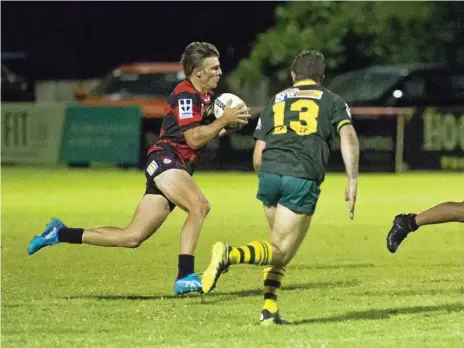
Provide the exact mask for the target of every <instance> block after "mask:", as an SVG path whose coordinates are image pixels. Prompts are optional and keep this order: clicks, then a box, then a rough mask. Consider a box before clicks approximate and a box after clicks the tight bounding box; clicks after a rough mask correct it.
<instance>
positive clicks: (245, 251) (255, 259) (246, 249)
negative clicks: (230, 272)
mask: <svg viewBox="0 0 464 348" xmlns="http://www.w3.org/2000/svg"><path fill="white" fill-rule="evenodd" d="M271 262H272V246H271V244H270V243H269V242H258V241H254V242H251V243H249V244H247V245H245V246H241V247H238V248H236V247H230V249H229V264H231V265H234V264H238V263H249V264H253V265H270V264H271Z"/></svg>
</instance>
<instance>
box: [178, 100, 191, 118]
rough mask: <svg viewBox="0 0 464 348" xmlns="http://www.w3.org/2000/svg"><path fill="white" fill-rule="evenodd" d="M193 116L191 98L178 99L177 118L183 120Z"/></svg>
mask: <svg viewBox="0 0 464 348" xmlns="http://www.w3.org/2000/svg"><path fill="white" fill-rule="evenodd" d="M192 117H193V101H192V99H179V118H180V119H181V120H185V119H187V118H192Z"/></svg>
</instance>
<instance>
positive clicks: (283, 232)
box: [261, 204, 311, 324]
mask: <svg viewBox="0 0 464 348" xmlns="http://www.w3.org/2000/svg"><path fill="white" fill-rule="evenodd" d="M310 222H311V215H310V214H306V213H300V212H294V211H292V210H290V209H289V208H287V207H285V206H283V205H280V204H279V205H278V207H277V211H276V215H275V220H274V228H273V230H272V234H271V245H272V261H271V265H270V266H267V267H265V269H264V304H263V308H262V312H261V323H262V324H286V322H285V321H284V320H283V319H282V318H281V317H280V315H279V308H278V305H277V293H278V290H279V289H280V288H281V285H282V280H283V278H284V276H285V273H286V265H288V263H289V262H290V261H291V260H292V259H293V257H294V256H295V254H296V252H297V251H298V249H299V247H300V245H301V243H302V241H303V240H304V237H305V236H306V233H307V231H308V229H309V225H310Z"/></svg>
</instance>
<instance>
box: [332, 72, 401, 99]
mask: <svg viewBox="0 0 464 348" xmlns="http://www.w3.org/2000/svg"><path fill="white" fill-rule="evenodd" d="M402 77H403V75H402V74H401V73H400V72H398V73H396V72H388V73H387V72H374V71H356V72H355V71H353V72H348V73H345V74H342V75H338V76H335V77H334V78H333V79H332V81H331V82H330V84H329V86H327V88H328V89H330V90H331V91H332V92H334V93H337V94H338V95H340V96H341V97H342V98H343V99H344V100H345V101H346V102H347V103H350V102H363V101H371V100H375V99H377V98H379V97H380V96H382V95H383V94H384V93H385V92H387V90H388V89H389V88H391V87H392V86H393V85H395V84H396V83H397V82H398V81H399V80H400V79H401V78H402Z"/></svg>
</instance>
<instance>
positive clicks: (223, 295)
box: [64, 280, 359, 304]
mask: <svg viewBox="0 0 464 348" xmlns="http://www.w3.org/2000/svg"><path fill="white" fill-rule="evenodd" d="M358 284H359V282H358V281H357V280H348V281H343V282H315V283H307V284H290V285H287V286H284V287H283V290H284V291H295V290H308V289H327V288H334V287H352V286H356V285H358ZM262 294H263V289H253V290H239V291H232V292H215V291H214V292H212V293H210V294H207V295H204V298H208V299H210V298H213V299H214V298H218V297H220V299H217V301H215V300H213V301H210V300H208V302H207V304H212V303H215V302H218V301H221V302H222V301H225V300H228V299H233V298H237V297H247V296H261V295H262ZM182 298H200V295H199V294H196V293H195V294H190V295H186V296H175V295H154V296H151V295H129V294H127V295H78V296H66V297H65V298H64V299H66V300H83V299H84V300H108V301H119V300H123V301H144V300H151V301H156V300H173V299H182Z"/></svg>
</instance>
